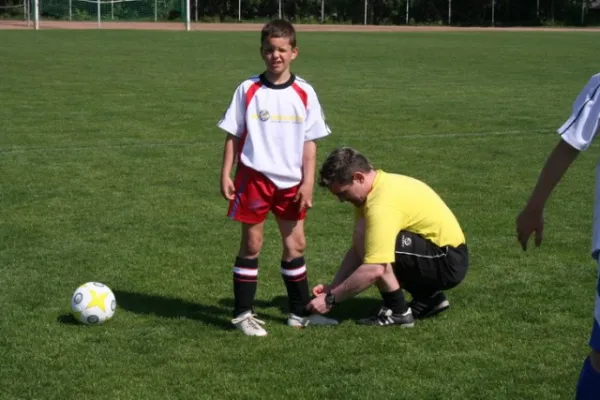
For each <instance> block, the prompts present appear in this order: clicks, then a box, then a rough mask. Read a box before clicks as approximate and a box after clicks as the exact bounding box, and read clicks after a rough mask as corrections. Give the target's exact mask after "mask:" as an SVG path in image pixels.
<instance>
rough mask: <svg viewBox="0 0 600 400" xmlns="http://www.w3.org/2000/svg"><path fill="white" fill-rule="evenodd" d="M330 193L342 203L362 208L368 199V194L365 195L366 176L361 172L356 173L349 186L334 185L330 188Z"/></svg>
mask: <svg viewBox="0 0 600 400" xmlns="http://www.w3.org/2000/svg"><path fill="white" fill-rule="evenodd" d="M329 191H330V192H331V193H332V194H333V195H334V196H336V197H337V198H338V199H339V200H340V201H341V202H342V203H343V202H345V201H347V202H349V203H352V204H353V205H355V206H356V207H360V206H362V205H363V204H364V203H365V200H366V199H367V193H365V177H364V174H363V173H361V172H356V173H355V174H354V175H353V179H352V182H351V183H350V184H347V185H341V184H338V183H333V184H332V185H331V186H329Z"/></svg>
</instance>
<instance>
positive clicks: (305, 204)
mask: <svg viewBox="0 0 600 400" xmlns="http://www.w3.org/2000/svg"><path fill="white" fill-rule="evenodd" d="M312 193H313V185H312V184H310V185H309V184H306V183H303V184H301V185H300V187H299V188H298V193H296V196H295V197H294V203H299V208H300V210H303V209H304V208H312Z"/></svg>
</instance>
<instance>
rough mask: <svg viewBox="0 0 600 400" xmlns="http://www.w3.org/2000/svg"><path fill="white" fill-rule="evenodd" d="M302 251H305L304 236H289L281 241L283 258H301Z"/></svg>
mask: <svg viewBox="0 0 600 400" xmlns="http://www.w3.org/2000/svg"><path fill="white" fill-rule="evenodd" d="M304 250H306V238H305V237H304V235H294V236H290V237H287V238H286V239H285V240H284V241H283V253H284V257H283V258H286V259H294V258H297V257H302V256H303V255H304Z"/></svg>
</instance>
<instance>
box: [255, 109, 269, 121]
mask: <svg viewBox="0 0 600 400" xmlns="http://www.w3.org/2000/svg"><path fill="white" fill-rule="evenodd" d="M258 118H260V120H261V121H268V120H269V118H271V114H269V112H268V111H267V110H260V111H259V112H258Z"/></svg>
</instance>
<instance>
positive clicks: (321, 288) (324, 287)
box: [312, 283, 329, 297]
mask: <svg viewBox="0 0 600 400" xmlns="http://www.w3.org/2000/svg"><path fill="white" fill-rule="evenodd" d="M328 288H329V286H327V285H323V284H321V283H319V284H318V285H317V286H315V287H314V288H313V289H312V294H313V296H315V297H316V296H318V295H320V294H322V293H325V292H327V289H328Z"/></svg>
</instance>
